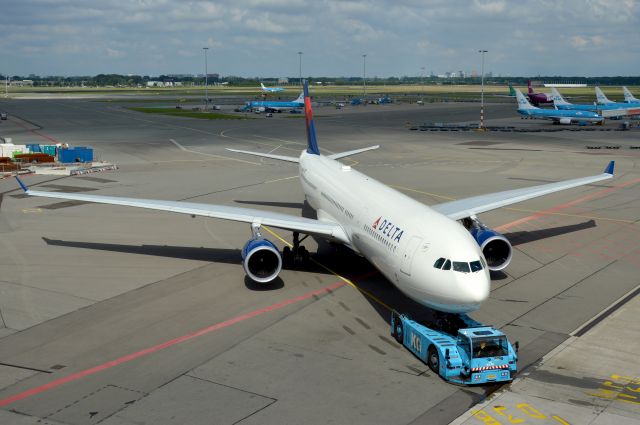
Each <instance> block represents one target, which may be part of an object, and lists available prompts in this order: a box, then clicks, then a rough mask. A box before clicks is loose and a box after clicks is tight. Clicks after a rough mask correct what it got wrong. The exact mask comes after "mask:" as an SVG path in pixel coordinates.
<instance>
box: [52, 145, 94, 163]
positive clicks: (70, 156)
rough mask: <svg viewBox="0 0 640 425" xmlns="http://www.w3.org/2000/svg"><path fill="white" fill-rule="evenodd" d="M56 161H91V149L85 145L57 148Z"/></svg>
mask: <svg viewBox="0 0 640 425" xmlns="http://www.w3.org/2000/svg"><path fill="white" fill-rule="evenodd" d="M58 161H60V162H62V163H64V164H68V163H72V162H91V161H93V149H91V148H87V147H76V148H71V149H58Z"/></svg>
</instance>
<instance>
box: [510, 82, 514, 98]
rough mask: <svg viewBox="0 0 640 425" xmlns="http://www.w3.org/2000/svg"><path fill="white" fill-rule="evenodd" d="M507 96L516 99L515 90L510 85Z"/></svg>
mask: <svg viewBox="0 0 640 425" xmlns="http://www.w3.org/2000/svg"><path fill="white" fill-rule="evenodd" d="M509 96H513V97H516V90H515V89H514V88H513V86H512V85H511V84H509Z"/></svg>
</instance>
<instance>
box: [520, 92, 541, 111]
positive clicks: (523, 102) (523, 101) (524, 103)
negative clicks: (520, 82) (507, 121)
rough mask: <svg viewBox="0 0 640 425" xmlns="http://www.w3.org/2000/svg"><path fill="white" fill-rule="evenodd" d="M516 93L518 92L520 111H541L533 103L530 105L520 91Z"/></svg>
mask: <svg viewBox="0 0 640 425" xmlns="http://www.w3.org/2000/svg"><path fill="white" fill-rule="evenodd" d="M515 92H516V99H518V110H520V111H526V110H529V109H539V108H536V107H535V106H533V105H532V104H531V103H529V101H528V100H527V98H526V97H525V95H523V94H522V93H521V92H520V90H515Z"/></svg>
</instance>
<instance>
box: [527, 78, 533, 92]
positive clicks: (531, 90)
mask: <svg viewBox="0 0 640 425" xmlns="http://www.w3.org/2000/svg"><path fill="white" fill-rule="evenodd" d="M527 89H528V90H529V91H528V93H529V94H533V87H531V80H529V81H527Z"/></svg>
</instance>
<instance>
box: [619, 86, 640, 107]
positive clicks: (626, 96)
mask: <svg viewBox="0 0 640 425" xmlns="http://www.w3.org/2000/svg"><path fill="white" fill-rule="evenodd" d="M622 91H623V92H624V101H625V102H627V103H640V99H637V98H636V97H635V96H634V95H633V93H631V92H630V91H629V89H628V88H626V87H625V86H622Z"/></svg>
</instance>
